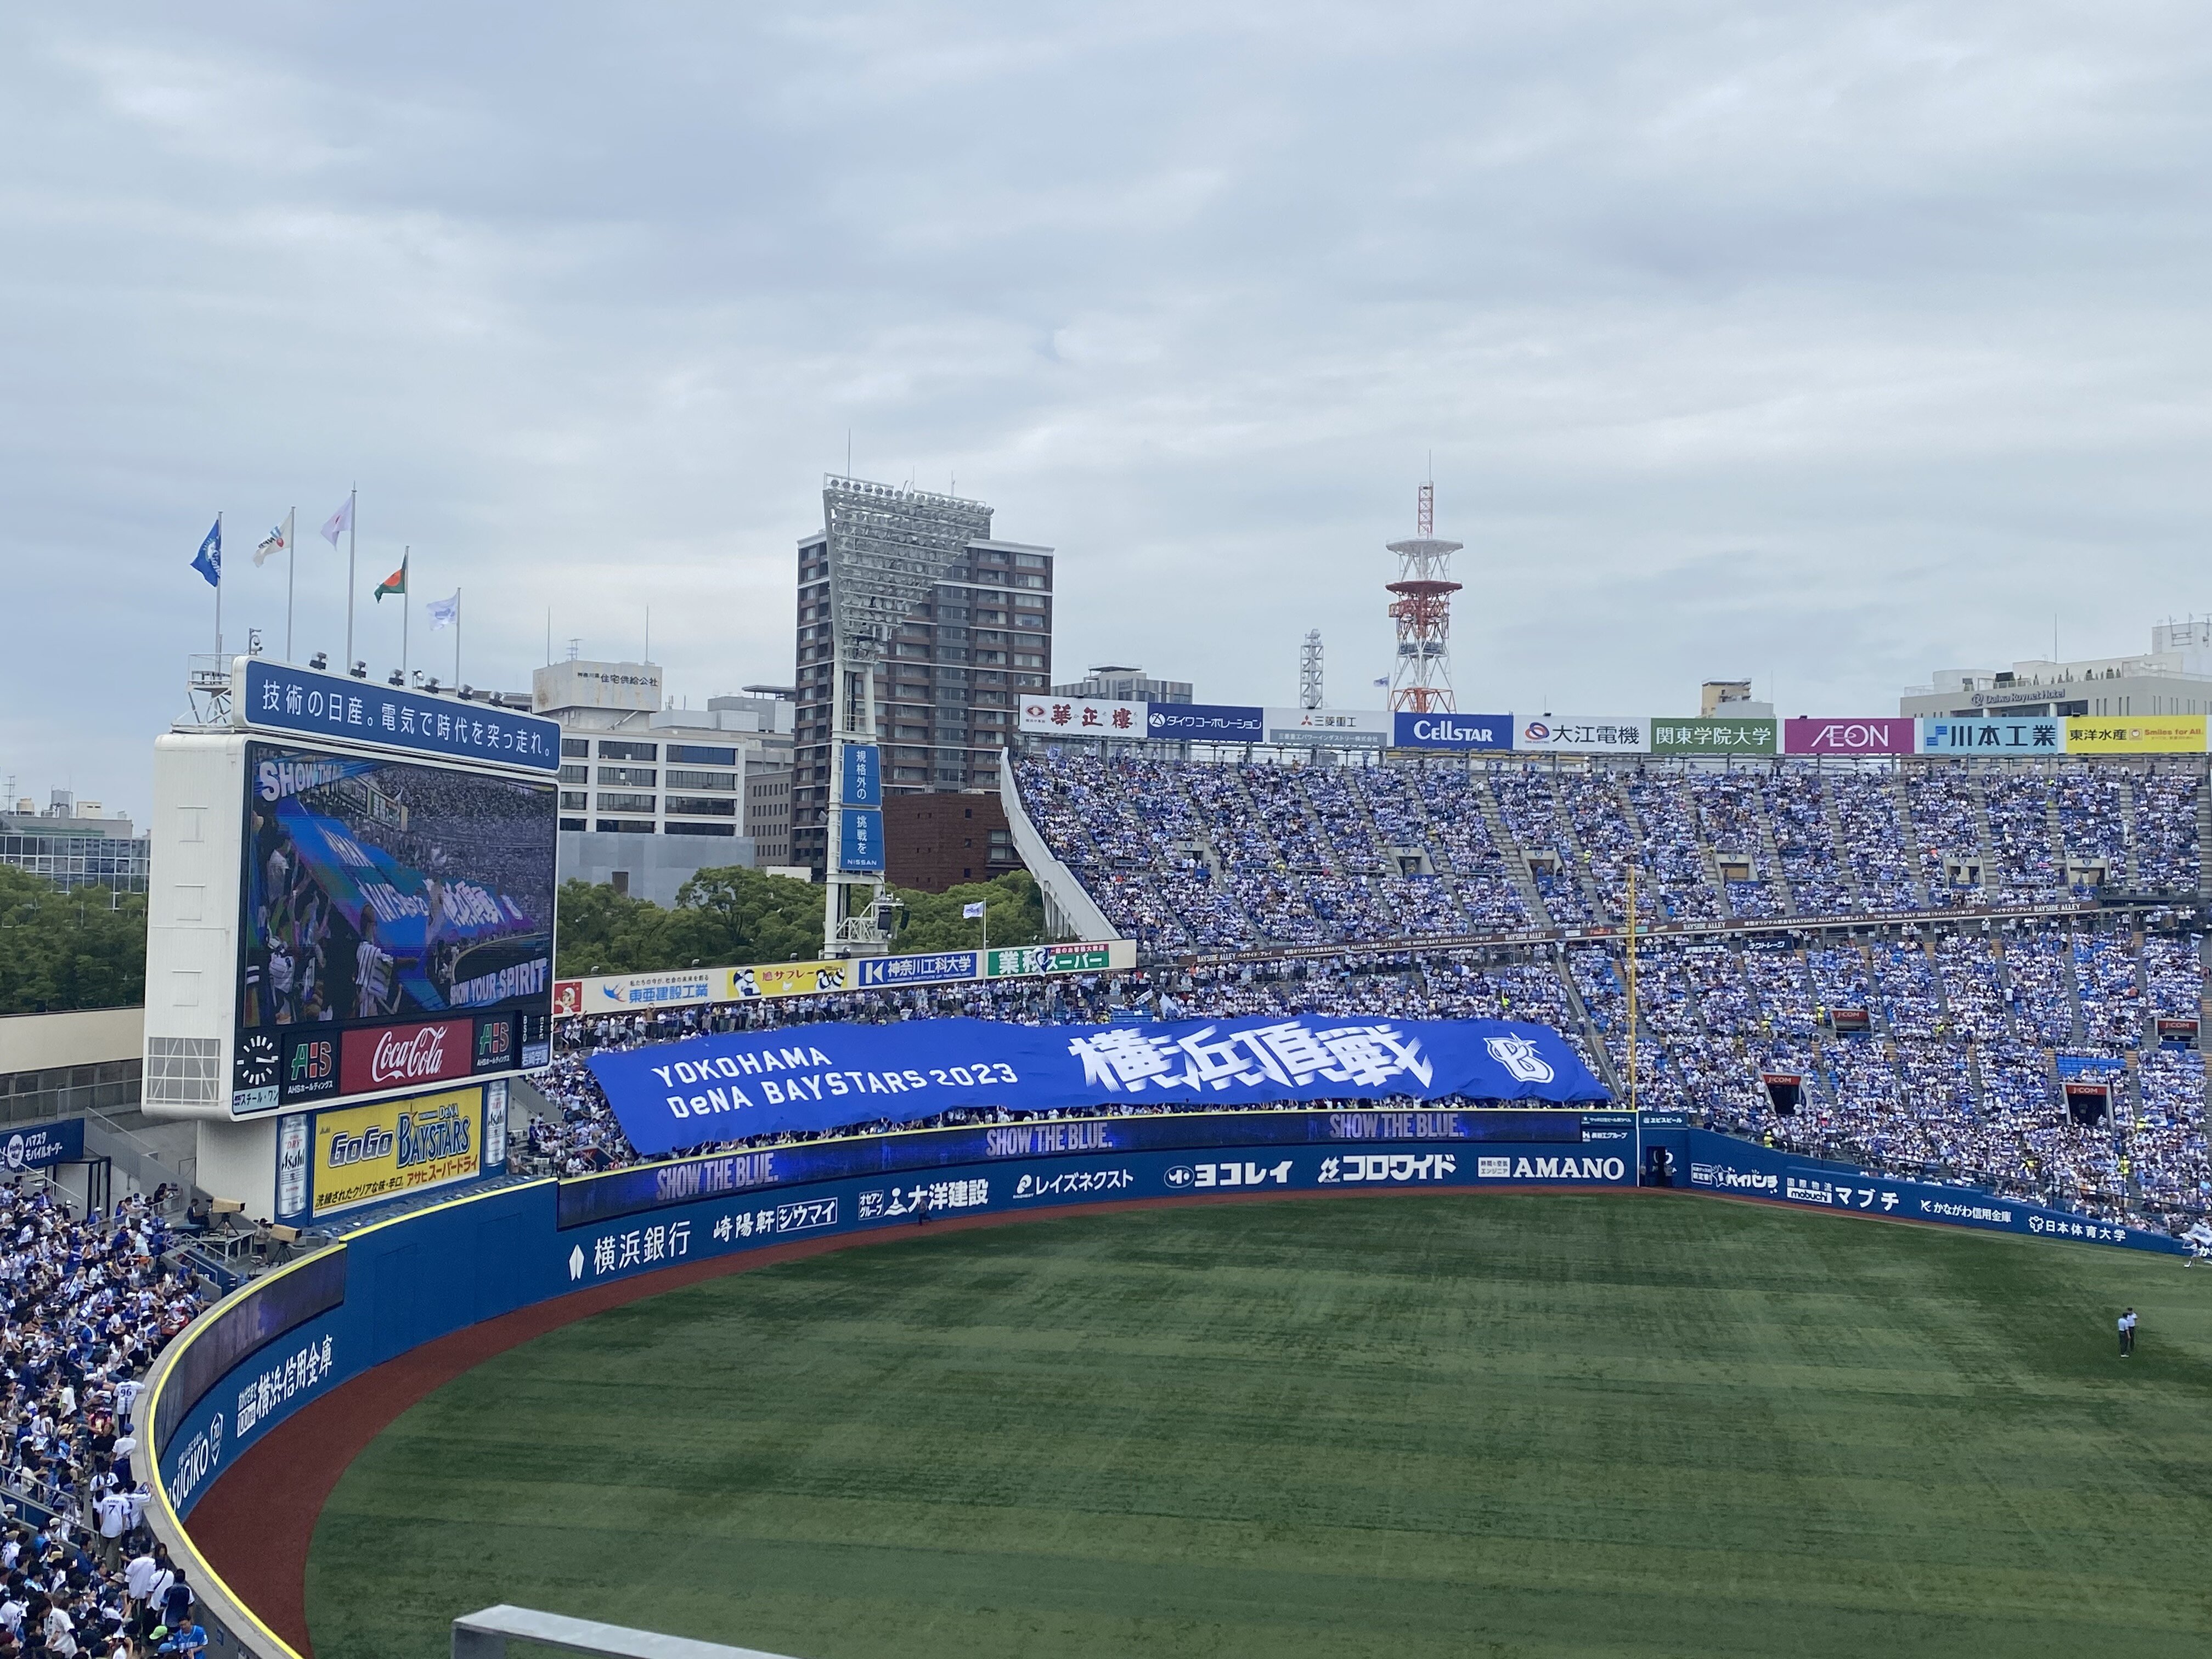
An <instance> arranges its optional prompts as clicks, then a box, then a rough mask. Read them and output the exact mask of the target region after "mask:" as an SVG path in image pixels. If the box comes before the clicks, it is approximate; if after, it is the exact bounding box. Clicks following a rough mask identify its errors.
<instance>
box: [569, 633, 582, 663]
mask: <svg viewBox="0 0 2212 1659" xmlns="http://www.w3.org/2000/svg"><path fill="white" fill-rule="evenodd" d="M583 654H584V641H583V640H582V638H581V637H580V636H579V637H577V638H575V639H573V640H570V641H568V660H569V661H570V662H574V661H575V660H576V659H577V658H579V657H580V656H582V655H583Z"/></svg>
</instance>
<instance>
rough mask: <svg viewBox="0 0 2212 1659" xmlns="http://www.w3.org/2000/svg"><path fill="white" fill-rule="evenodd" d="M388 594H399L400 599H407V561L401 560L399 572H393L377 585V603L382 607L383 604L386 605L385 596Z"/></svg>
mask: <svg viewBox="0 0 2212 1659" xmlns="http://www.w3.org/2000/svg"><path fill="white" fill-rule="evenodd" d="M386 593H397V594H398V595H399V597H400V598H401V599H405V598H406V597H407V561H406V560H404V559H402V560H400V562H399V568H398V569H397V570H395V571H393V572H392V574H390V575H389V576H386V578H385V579H384V580H382V581H380V582H379V583H377V585H376V601H377V603H378V604H379V605H381V604H383V603H384V596H385V595H386Z"/></svg>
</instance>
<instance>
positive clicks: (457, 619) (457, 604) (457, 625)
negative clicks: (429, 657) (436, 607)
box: [453, 587, 461, 685]
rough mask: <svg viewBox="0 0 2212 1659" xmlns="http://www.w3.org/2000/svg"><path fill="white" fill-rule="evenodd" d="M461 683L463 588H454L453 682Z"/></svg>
mask: <svg viewBox="0 0 2212 1659" xmlns="http://www.w3.org/2000/svg"><path fill="white" fill-rule="evenodd" d="M460 683H461V590H460V589H459V588H458V587H457V588H455V589H454V590H453V684H455V685H459V684H460Z"/></svg>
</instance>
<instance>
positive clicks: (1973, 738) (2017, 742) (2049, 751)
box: [1920, 715, 2066, 755]
mask: <svg viewBox="0 0 2212 1659" xmlns="http://www.w3.org/2000/svg"><path fill="white" fill-rule="evenodd" d="M2065 747H2066V727H2065V723H2064V722H2063V721H2061V720H2007V719H2005V718H2004V717H2003V716H2002V715H1993V716H1991V717H1990V718H1989V719H1987V720H1922V721H1921V722H1920V752H1921V753H1922V754H1923V755H1965V754H1977V755H2056V754H2058V753H2060V752H2061V751H2062V750H2064V749H2065Z"/></svg>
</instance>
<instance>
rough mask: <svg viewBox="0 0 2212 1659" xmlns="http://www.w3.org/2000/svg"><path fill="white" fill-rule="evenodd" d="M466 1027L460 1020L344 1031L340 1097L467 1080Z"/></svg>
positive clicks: (468, 1025) (468, 1047) (469, 1066)
mask: <svg viewBox="0 0 2212 1659" xmlns="http://www.w3.org/2000/svg"><path fill="white" fill-rule="evenodd" d="M472 1036H473V1033H472V1031H471V1022H470V1021H468V1020H465V1019H448V1020H441V1021H439V1022H438V1023H437V1024H430V1025H380V1026H377V1027H375V1028H374V1029H373V1030H366V1031H348V1032H347V1033H346V1034H345V1048H344V1059H343V1062H342V1070H343V1079H342V1081H343V1085H344V1088H345V1092H346V1093H348V1094H349V1095H353V1094H366V1093H368V1092H369V1091H373V1090H377V1089H404V1088H407V1087H410V1085H416V1084H424V1083H440V1082H443V1081H444V1080H445V1079H447V1078H456V1077H466V1076H468V1075H469V1073H470V1072H471V1070H472V1069H473V1066H474V1061H475V1055H474V1054H473V1053H472V1052H471V1038H472Z"/></svg>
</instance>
